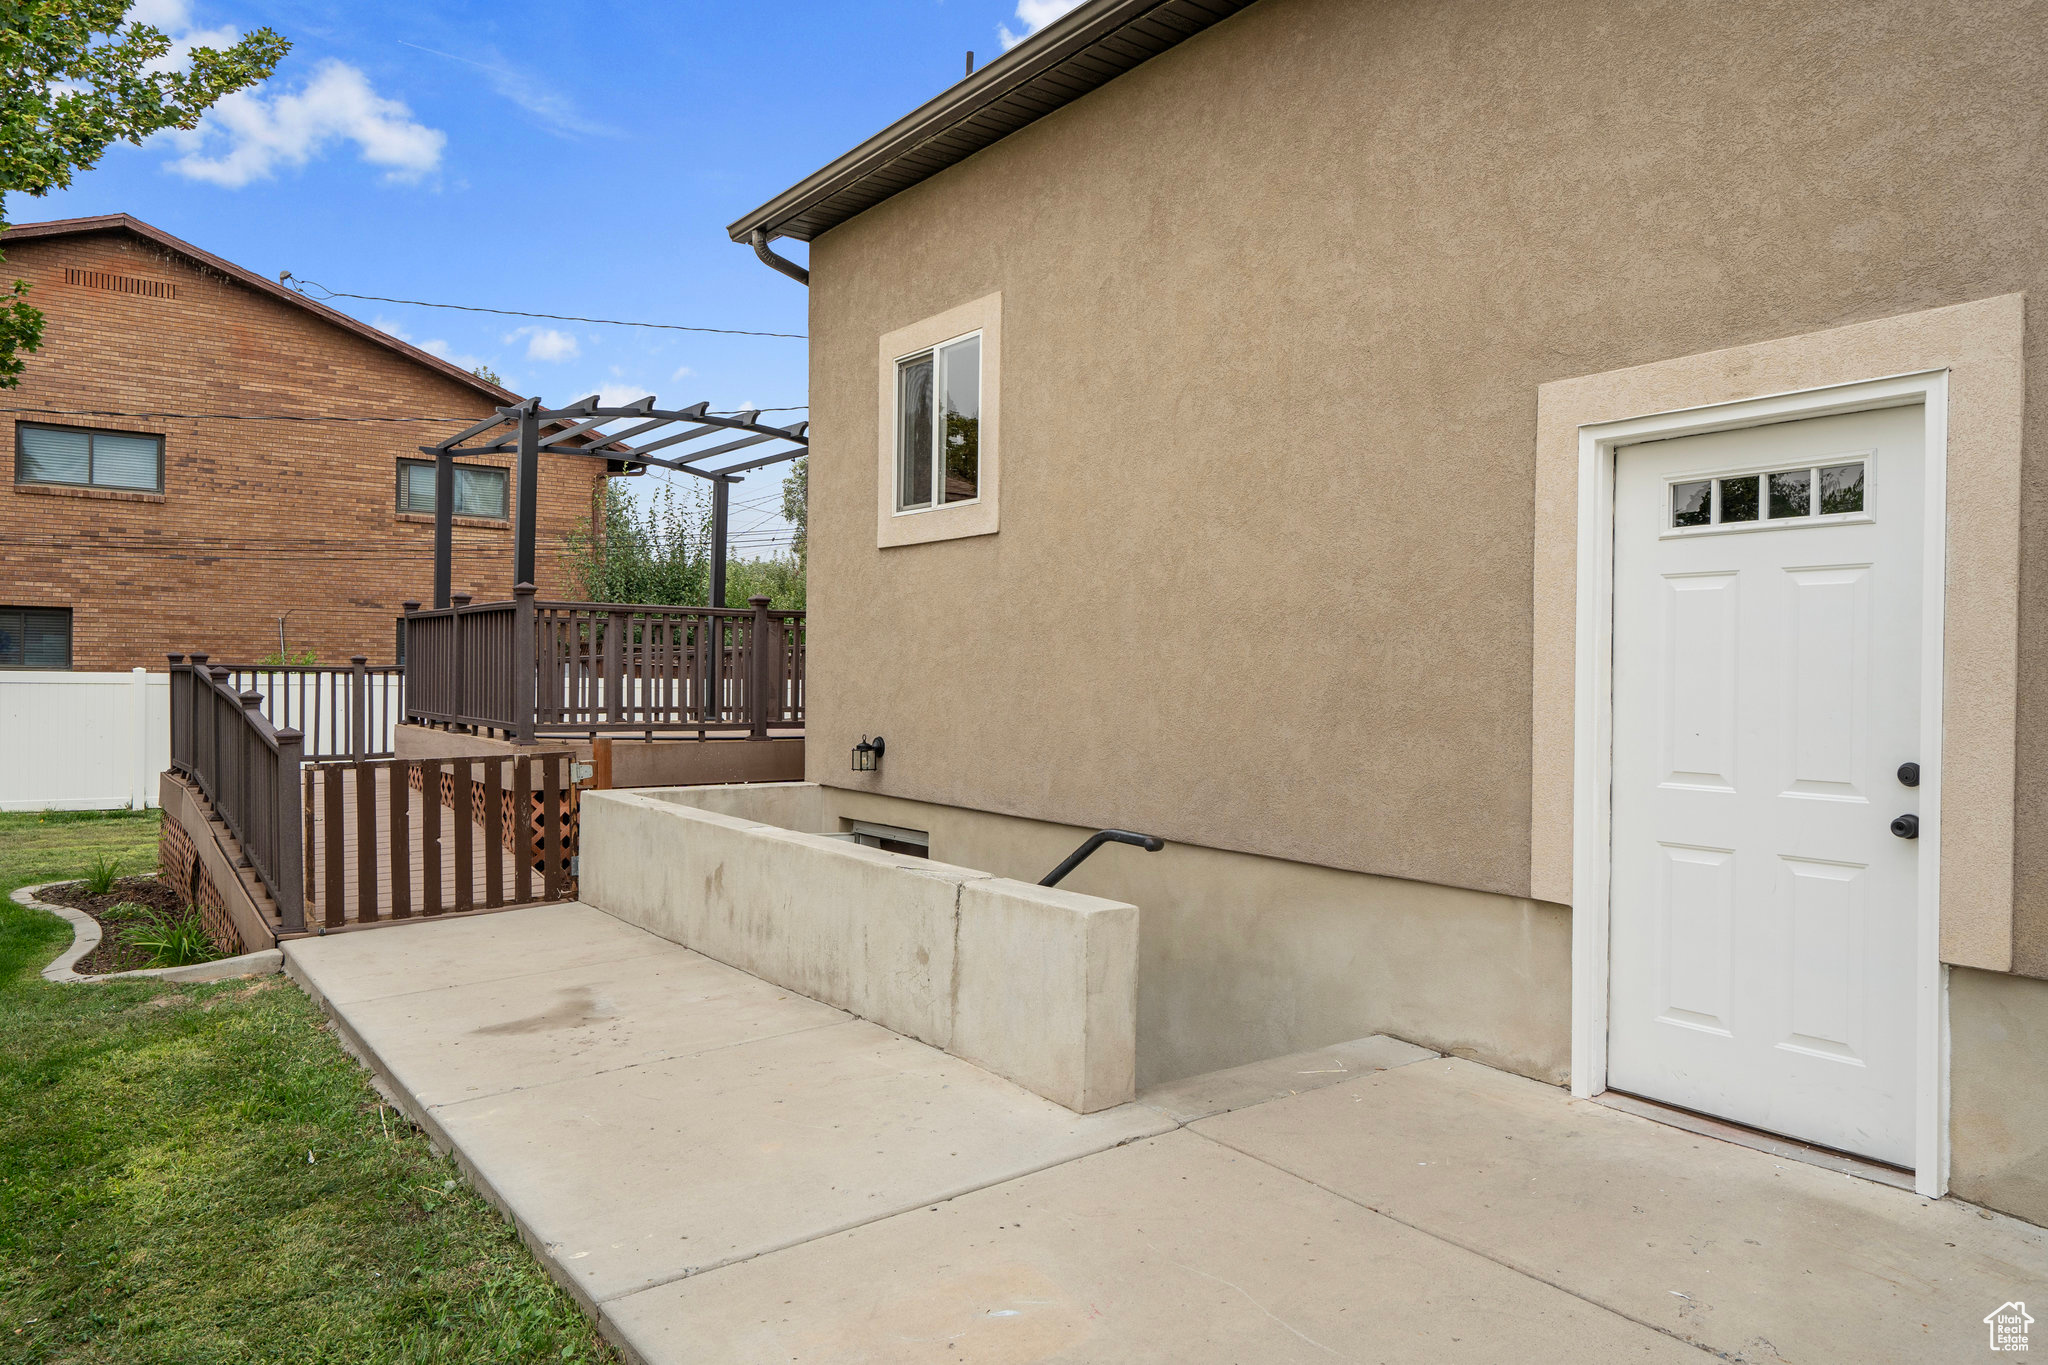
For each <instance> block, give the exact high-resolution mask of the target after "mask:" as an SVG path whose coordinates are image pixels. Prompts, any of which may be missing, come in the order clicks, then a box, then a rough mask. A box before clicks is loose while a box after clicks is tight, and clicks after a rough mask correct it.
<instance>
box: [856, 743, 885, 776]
mask: <svg viewBox="0 0 2048 1365" xmlns="http://www.w3.org/2000/svg"><path fill="white" fill-rule="evenodd" d="M884 747H886V746H885V745H884V744H883V742H882V737H881V736H880V735H876V736H875V737H874V738H873V739H869V738H868V737H867V736H866V735H862V736H861V737H860V743H858V744H856V745H854V746H853V770H854V771H855V772H857V773H871V772H873V771H874V770H875V768H876V767H877V766H878V765H880V763H881V761H882V750H883V748H884Z"/></svg>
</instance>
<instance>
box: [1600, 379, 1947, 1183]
mask: <svg viewBox="0 0 2048 1365" xmlns="http://www.w3.org/2000/svg"><path fill="white" fill-rule="evenodd" d="M1909 406H1918V407H1920V409H1921V410H1922V412H1923V414H1924V421H1925V424H1926V432H1925V438H1926V471H1927V472H1926V494H1925V504H1924V508H1925V510H1924V513H1923V515H1924V517H1925V527H1924V536H1925V542H1924V549H1923V562H1922V571H1921V572H1922V581H1921V592H1922V599H1921V618H1920V620H1921V627H1920V629H1921V641H1920V649H1921V656H1920V689H1921V690H1920V697H1921V702H1920V737H1921V750H1920V752H1921V759H1920V771H1921V779H1920V781H1921V785H1920V793H1919V798H1920V799H1919V806H1920V878H1919V887H1918V892H1919V904H1918V922H1917V925H1916V930H1915V948H1914V952H1915V958H1916V962H1915V969H1914V970H1915V982H1914V1016H1915V1017H1914V1032H1915V1035H1916V1040H1917V1041H1916V1058H1915V1064H1914V1094H1913V1104H1914V1142H1913V1149H1914V1161H1913V1166H1914V1175H1913V1185H1914V1189H1915V1190H1916V1191H1917V1192H1918V1193H1920V1194H1922V1195H1927V1196H1930V1197H1938V1196H1940V1195H1941V1194H1943V1193H1945V1192H1946V1191H1947V1189H1948V1166H1949V1143H1948V1111H1949V1076H1948V968H1947V967H1946V966H1944V965H1943V963H1942V960H1941V773H1942V764H1941V748H1942V718H1943V707H1942V702H1943V697H1942V685H1943V671H1942V642H1943V625H1944V620H1945V610H1946V605H1947V574H1946V565H1947V554H1948V550H1947V537H1948V520H1947V507H1948V496H1947V488H1948V371H1947V370H1945V369H1944V370H1934V371H1928V372H1925V373H1921V374H1909V375H1900V376H1895V377H1891V378H1885V379H1876V380H1871V381H1868V382H1865V383H1857V384H1844V385H1834V386H1829V387H1826V388H1817V389H1809V390H1804V391H1800V392H1795V393H1786V394H1778V395H1774V396H1771V397H1766V398H1757V399H1751V400H1748V401H1743V402H1734V403H1719V404H1713V405H1710V406H1704V407H1697V408H1684V409H1678V410H1675V411H1671V412H1664V413H1658V414H1655V415H1652V416H1646V417H1636V418H1630V419H1626V420H1622V421H1616V422H1606V423H1601V424H1598V425H1590V426H1582V427H1580V428H1579V471H1578V474H1579V480H1578V498H1579V503H1578V558H1579V563H1578V590H1577V594H1578V629H1577V646H1578V659H1577V666H1576V668H1575V670H1574V671H1575V677H1576V682H1575V687H1574V694H1575V695H1574V706H1575V713H1576V714H1575V725H1574V735H1575V739H1574V743H1573V751H1574V752H1573V762H1574V768H1575V774H1574V781H1573V784H1572V794H1573V812H1572V901H1571V903H1572V907H1573V909H1572V1093H1573V1094H1574V1095H1578V1096H1580V1097H1583V1098H1591V1097H1593V1096H1595V1095H1598V1094H1600V1093H1601V1092H1602V1091H1604V1090H1606V1089H1607V1029H1608V1008H1607V1007H1608V974H1609V961H1608V952H1609V933H1610V902H1609V895H1610V888H1609V879H1610V874H1611V872H1612V862H1611V859H1612V843H1611V834H1610V826H1611V821H1612V816H1613V804H1612V793H1611V790H1610V784H1611V782H1612V777H1613V759H1614V656H1613V648H1614V482H1615V452H1616V451H1617V450H1618V449H1619V448H1620V447H1622V446H1625V445H1630V444H1634V443H1637V442H1641V441H1649V440H1661V439H1665V438H1669V437H1677V436H1693V435H1699V434H1702V433H1705V432H1710V431H1731V430H1735V429H1738V428H1742V427H1753V426H1764V425H1768V424H1770V423H1774V422H1785V421H1793V420H1798V419H1801V418H1807V417H1825V416H1830V415H1832V414H1835V413H1843V412H1867V411H1870V410H1872V409H1876V408H1889V407H1909ZM1667 515H1668V513H1667Z"/></svg>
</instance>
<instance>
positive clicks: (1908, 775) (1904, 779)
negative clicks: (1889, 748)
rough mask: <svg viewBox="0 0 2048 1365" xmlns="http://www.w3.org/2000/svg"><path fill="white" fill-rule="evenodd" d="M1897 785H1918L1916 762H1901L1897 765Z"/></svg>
mask: <svg viewBox="0 0 2048 1365" xmlns="http://www.w3.org/2000/svg"><path fill="white" fill-rule="evenodd" d="M1899 785H1900V786H1902V787H1917V786H1919V785H1920V765H1919V764H1918V763H1901V764H1900V765H1899Z"/></svg>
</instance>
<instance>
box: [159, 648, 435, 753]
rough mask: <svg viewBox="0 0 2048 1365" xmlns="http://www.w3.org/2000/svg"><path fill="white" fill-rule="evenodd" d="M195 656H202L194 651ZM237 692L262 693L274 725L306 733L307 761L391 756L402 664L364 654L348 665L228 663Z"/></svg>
mask: <svg viewBox="0 0 2048 1365" xmlns="http://www.w3.org/2000/svg"><path fill="white" fill-rule="evenodd" d="M193 657H194V658H199V657H201V656H198V655H194V656H193ZM228 672H229V682H230V683H232V684H233V686H234V688H235V690H236V691H238V692H254V693H256V694H257V695H258V696H260V697H261V698H262V699H263V701H262V710H263V714H264V715H265V716H267V717H268V718H269V720H270V723H271V724H272V725H275V726H277V727H278V728H280V729H283V728H285V727H287V726H289V727H290V728H292V729H294V730H297V731H299V733H301V734H302V735H304V736H305V749H306V761H307V762H309V763H310V762H315V761H321V762H324V761H326V760H328V759H338V758H350V759H356V760H359V761H360V760H362V759H366V758H390V757H391V756H392V755H393V753H394V752H395V750H394V748H393V745H394V743H395V736H396V732H397V727H398V722H399V720H400V719H401V718H402V717H403V716H404V715H405V703H404V698H403V690H404V683H405V668H404V666H403V665H401V664H378V665H374V666H373V665H371V663H370V661H369V658H368V657H367V656H366V655H362V654H357V655H355V656H354V657H352V658H351V659H350V660H349V662H348V665H347V666H346V667H343V666H339V665H324V664H321V665H316V664H292V665H284V666H280V665H276V664H229V665H228Z"/></svg>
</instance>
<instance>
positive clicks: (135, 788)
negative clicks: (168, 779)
mask: <svg viewBox="0 0 2048 1365" xmlns="http://www.w3.org/2000/svg"><path fill="white" fill-rule="evenodd" d="M170 766H171V680H170V675H169V674H166V673H149V672H146V671H144V670H143V669H140V668H138V669H136V670H134V671H133V672H131V673H69V672H61V673H60V672H42V671H40V670H20V671H17V670H13V669H8V670H4V671H0V810H120V809H122V808H124V807H134V808H136V809H138V810H139V809H141V808H143V807H146V806H154V805H155V804H156V791H157V774H159V773H161V772H162V771H163V770H164V769H166V768H168V767H170Z"/></svg>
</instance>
